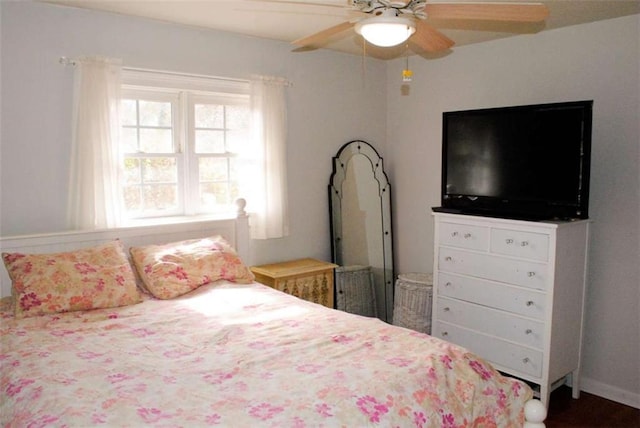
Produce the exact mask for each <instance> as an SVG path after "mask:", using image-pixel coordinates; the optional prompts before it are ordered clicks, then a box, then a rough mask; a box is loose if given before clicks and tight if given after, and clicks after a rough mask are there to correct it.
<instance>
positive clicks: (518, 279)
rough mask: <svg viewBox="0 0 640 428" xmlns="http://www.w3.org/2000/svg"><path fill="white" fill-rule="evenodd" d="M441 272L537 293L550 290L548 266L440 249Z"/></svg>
mask: <svg viewBox="0 0 640 428" xmlns="http://www.w3.org/2000/svg"><path fill="white" fill-rule="evenodd" d="M438 269H439V270H440V271H443V272H450V273H459V274H464V275H471V276H474V277H478V278H484V279H489V280H494V281H499V282H506V283H508V284H515V285H521V286H523V287H528V288H533V289H536V290H546V289H547V275H548V265H547V264H546V263H536V262H529V261H525V260H514V259H510V258H505V257H499V256H495V255H490V254H480V253H472V252H468V251H463V250H455V249H452V248H445V247H440V249H439V256H438Z"/></svg>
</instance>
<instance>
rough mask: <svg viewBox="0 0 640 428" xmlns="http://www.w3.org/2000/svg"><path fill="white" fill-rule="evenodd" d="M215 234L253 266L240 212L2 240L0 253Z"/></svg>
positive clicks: (2, 283)
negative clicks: (195, 219) (222, 216)
mask: <svg viewBox="0 0 640 428" xmlns="http://www.w3.org/2000/svg"><path fill="white" fill-rule="evenodd" d="M213 235H221V236H223V237H224V238H225V239H226V240H227V241H228V242H229V243H230V244H231V245H233V246H234V248H235V249H236V251H237V252H238V254H239V255H240V257H241V258H242V260H243V261H244V262H245V264H247V265H250V263H251V261H250V260H249V258H250V246H249V243H250V238H249V219H248V217H247V215H246V213H244V211H243V210H240V211H239V212H238V217H237V218H231V219H216V220H206V221H198V222H188V223H187V222H185V223H174V224H166V225H155V226H140V227H127V228H120V229H108V230H98V231H73V232H61V233H49V234H40V235H26V236H13V237H0V252H20V253H56V252H63V251H73V250H76V249H80V248H86V247H90V246H93V245H97V244H101V243H103V242H107V241H110V240H113V239H120V240H121V241H122V243H123V245H124V246H125V248H126V250H127V251H129V247H131V246H140V245H149V244H162V243H169V242H174V241H181V240H184V239H195V238H204V237H207V236H213ZM0 264H2V263H1V262H0ZM0 272H1V273H0V297H5V296H9V295H11V280H10V279H9V274H8V273H7V270H6V269H5V268H4V266H0Z"/></svg>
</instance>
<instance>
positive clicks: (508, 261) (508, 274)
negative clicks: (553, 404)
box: [432, 213, 589, 406]
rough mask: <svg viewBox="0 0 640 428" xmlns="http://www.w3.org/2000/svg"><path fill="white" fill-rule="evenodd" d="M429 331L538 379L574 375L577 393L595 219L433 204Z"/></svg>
mask: <svg viewBox="0 0 640 428" xmlns="http://www.w3.org/2000/svg"><path fill="white" fill-rule="evenodd" d="M434 218H435V260H434V284H433V287H434V288H433V293H434V294H433V315H432V317H433V318H432V334H433V335H434V336H437V337H440V338H443V339H445V340H448V341H450V342H453V343H456V344H459V345H462V346H464V347H466V348H468V349H470V350H471V351H473V352H475V353H477V354H479V355H480V356H482V357H483V358H485V359H487V360H489V361H490V362H491V363H492V364H493V365H494V366H495V367H496V368H497V369H498V370H500V371H502V372H505V373H507V374H510V375H512V376H516V377H519V378H521V379H524V380H527V381H530V382H532V383H534V384H537V385H539V387H540V388H539V392H540V399H541V401H542V402H543V403H544V404H545V406H547V405H548V401H549V394H550V393H551V389H552V385H554V384H556V382H562V381H563V380H564V379H565V378H566V377H567V376H570V377H571V384H572V388H573V397H574V398H578V396H579V393H580V389H579V373H580V353H581V347H582V346H581V343H582V329H583V312H584V295H585V272H586V259H587V244H588V230H589V222H588V220H579V221H571V222H530V221H519V220H507V219H499V218H489V217H477V216H466V215H458V214H445V213H434Z"/></svg>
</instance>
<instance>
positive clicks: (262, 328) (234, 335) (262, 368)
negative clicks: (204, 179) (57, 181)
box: [0, 219, 544, 427]
mask: <svg viewBox="0 0 640 428" xmlns="http://www.w3.org/2000/svg"><path fill="white" fill-rule="evenodd" d="M217 224H220V225H222V226H221V228H219V227H217ZM210 226H211V227H210V228H204V227H202V226H198V227H196V228H195V229H194V230H189V231H186V230H181V231H179V233H173V234H170V235H166V234H165V235H158V233H157V231H156V232H153V233H152V232H150V231H149V230H148V229H144V230H136V231H133V230H129V231H126V232H127V233H124V232H123V231H119V232H115V231H112V232H100V235H96V233H97V232H91V233H88V234H71V235H69V234H62V235H56V236H55V237H54V236H47V237H42V236H40V237H25V238H12V239H3V240H2V241H0V243H1V244H2V251H3V253H5V254H4V255H7V254H11V255H13V259H14V260H17V259H20V257H18V256H16V255H18V254H29V255H31V256H33V257H39V253H46V254H47V256H42V257H48V255H49V254H51V251H52V250H55V251H60V250H62V251H63V252H65V254H67V253H69V252H72V253H74V254H77V251H82V249H84V248H86V245H87V243H91V245H92V246H93V247H96V246H97V247H100V248H101V250H100V251H102V252H103V253H101V254H104V251H106V250H104V249H103V246H107V247H109V248H111V247H110V246H113V235H112V234H114V233H116V234H118V237H120V236H125V237H126V241H127V242H126V243H125V242H122V241H121V240H120V239H118V240H117V242H118V245H122V246H123V247H124V248H127V249H130V248H134V249H136V248H137V249H144V250H145V251H141V252H140V253H138V254H137V255H136V253H135V252H134V251H131V254H132V255H133V259H132V261H131V263H132V264H133V265H134V266H135V267H138V268H139V267H140V266H146V267H148V264H144V265H141V264H140V260H147V259H144V256H149V254H150V253H153V252H155V254H157V253H158V249H161V251H163V254H166V253H167V246H165V245H164V243H170V244H169V246H170V247H171V245H172V244H173V243H175V239H177V238H178V237H179V238H180V239H181V240H182V239H187V241H180V242H181V243H184V242H194V241H198V242H201V239H200V238H199V237H202V236H206V237H211V236H214V235H215V237H216V238H215V239H222V242H226V243H227V244H228V245H229V246H228V247H224V251H222V253H224V254H226V255H227V256H228V257H229V258H228V259H226V261H225V263H224V266H223V267H222V268H221V267H220V266H221V265H216V267H215V268H214V269H213V270H215V271H216V272H218V271H220V272H223V274H222V275H221V276H220V275H213V274H211V273H206V274H203V276H202V277H203V278H205V280H204V281H200V282H202V283H201V284H200V283H199V284H198V285H197V286H195V287H193V289H191V290H189V291H186V292H184V290H183V292H181V294H180V295H178V296H170V295H167V296H164V295H162V294H158V295H160V296H161V298H158V297H156V296H155V294H154V293H157V291H158V290H157V289H154V288H153V287H155V286H153V287H151V286H150V287H151V288H147V287H146V286H147V285H149V284H151V282H150V281H149V278H147V277H145V275H146V274H148V273H149V272H151V271H152V269H147V270H146V271H145V268H142V269H138V271H137V273H138V274H139V275H140V277H139V278H137V284H136V286H137V287H139V288H142V289H143V290H144V291H142V292H140V293H139V299H138V300H137V301H135V302H133V303H131V304H127V302H125V301H120V300H119V301H118V302H119V303H122V304H118V305H115V306H108V307H99V308H90V309H82V307H80V308H78V307H77V306H76V307H72V308H71V309H70V310H67V309H63V310H59V306H55V305H53V303H52V304H51V305H49V306H50V307H49V306H46V305H41V306H39V308H42V307H44V306H46V310H45V311H44V313H38V314H35V313H34V314H28V313H24V312H20V311H16V306H17V305H18V306H19V305H20V299H18V297H19V296H21V290H22V288H21V287H22V283H21V282H20V281H22V279H21V277H19V276H18V274H17V273H16V269H17V268H16V266H19V263H20V261H18V262H13V263H12V262H11V261H9V262H7V260H6V257H5V263H7V270H8V271H11V269H13V271H12V272H13V274H12V275H11V276H10V278H12V279H13V280H14V281H18V282H17V283H19V286H18V289H19V292H16V291H15V290H14V296H7V297H4V298H3V299H2V300H1V303H0V317H1V321H2V324H1V327H0V339H1V344H2V348H1V349H0V363H1V364H2V366H1V372H0V381H1V382H0V383H1V385H2V392H1V394H2V395H1V397H0V399H1V401H0V425H1V426H3V427H26V426H32V427H38V426H43V427H44V426H69V427H88V426H189V427H198V426H233V427H255V426H272V427H289V426H292V427H310V426H329V427H331V426H346V427H361V426H384V427H391V426H398V427H414V426H415V427H472V426H477V427H493V426H497V427H515V426H523V425H524V424H525V419H526V418H525V409H526V410H527V418H528V421H529V422H526V423H527V424H528V426H531V427H534V426H544V425H542V424H541V421H542V419H543V417H544V416H542V417H541V416H540V415H541V409H540V402H539V401H537V400H532V391H531V389H530V388H529V387H528V386H527V385H526V384H524V383H522V382H520V381H518V380H515V379H511V378H508V377H504V376H502V375H500V374H499V373H498V372H496V371H495V370H494V369H493V368H492V367H491V365H490V364H488V363H487V362H486V361H484V360H482V359H481V358H479V357H478V356H476V355H474V354H472V353H470V352H468V351H466V350H465V349H463V348H460V347H457V346H455V345H453V344H450V343H447V342H444V341H442V340H439V339H437V338H434V337H431V336H428V335H426V334H422V333H418V332H414V331H411V330H408V329H404V328H400V327H396V326H392V325H389V324H386V323H384V322H382V321H379V320H377V319H372V318H366V317H362V316H357V315H352V314H347V313H345V312H341V311H337V310H333V309H329V308H325V307H324V306H321V305H317V304H314V303H311V302H306V301H303V300H300V299H298V298H296V297H293V296H290V295H287V294H284V293H282V292H280V291H277V290H274V289H271V288H269V287H266V286H264V285H261V284H259V283H257V282H255V281H251V278H250V277H249V276H246V275H241V274H238V272H242V269H244V268H246V266H245V265H246V263H244V262H243V259H242V257H247V258H248V257H250V254H249V252H248V251H247V250H248V248H249V247H248V246H247V245H246V243H242V242H239V240H243V239H247V240H248V234H247V233H246V219H238V221H234V222H233V223H232V224H230V223H224V224H222V223H215V222H214V223H212V224H210ZM163 230H164V231H165V233H166V230H167V229H166V228H164V229H163ZM79 235H83V237H79ZM207 239H209V238H207ZM151 240H154V241H156V242H158V244H152V243H149V241H151ZM70 242H71V244H69V243H70ZM77 248H78V250H76V249H77ZM171 248H175V245H174V246H173V247H171ZM236 248H241V249H243V252H244V253H245V255H244V256H243V255H239V254H238V251H236ZM21 249H24V250H28V251H24V252H23V253H21V252H20V251H19V250H21ZM149 249H152V250H153V251H151V250H149ZM212 257H213V256H212ZM216 257H219V254H217V255H216ZM234 257H235V258H234ZM165 258H166V257H165ZM231 259H233V263H234V265H233V266H234V267H233V269H231V268H229V266H230V264H229V263H231V262H229V260H231ZM22 260H24V259H22ZM33 260H37V259H33ZM33 260H32V262H33ZM42 260H45V259H42ZM46 260H49V261H50V258H49V259H46ZM181 260H182V261H181ZM238 260H240V262H238ZM245 260H246V259H245ZM170 261H171V263H173V268H172V269H174V271H175V270H176V269H175V268H176V266H178V267H180V268H182V266H183V265H182V264H181V263H183V262H184V260H183V259H175V258H174V259H171V260H170ZM214 264H215V263H214ZM36 265H37V263H36V262H33V263H32V264H31V265H29V266H36ZM75 265H76V266H77V263H76V264H75ZM20 266H21V269H24V266H25V265H24V264H22V265H20ZM184 266H190V265H188V264H187V262H184ZM135 267H134V272H136V270H135ZM199 267H200V268H202V266H199ZM185 269H186V270H187V271H189V268H185ZM234 269H235V270H234ZM32 270H37V269H35V268H33V269H32ZM83 270H84V271H85V272H86V271H89V270H90V269H89V268H88V267H87V266H86V265H83ZM247 271H248V269H247ZM189 272H191V271H189ZM249 272H250V271H249ZM3 275H4V277H3V284H2V286H3V292H5V294H6V291H5V290H6V287H7V281H8V279H7V275H6V273H4V274H3ZM50 276H51V275H50ZM119 276H120V274H118V275H115V277H118V278H119ZM165 278H166V276H165ZM46 280H47V279H46V278H45V279H44V280H43V281H45V282H46ZM140 281H142V284H140ZM116 282H117V283H118V284H121V283H122V282H123V281H122V280H119V282H118V281H116ZM158 284H160V282H158ZM158 284H156V285H158ZM109 286H110V285H109V283H108V281H107V283H106V285H105V286H103V287H102V288H103V289H108V288H109ZM158 286H159V287H165V288H164V289H163V290H165V291H166V289H167V287H166V282H162V283H161V284H160V285H158ZM173 289H174V288H173V286H171V287H170V288H168V290H169V291H170V290H173ZM152 290H153V291H152ZM118 298H120V297H118ZM81 300H82V299H81ZM52 302H53V300H52ZM76 304H80V305H81V304H82V302H81V303H77V302H76ZM25 308H27V309H25ZM29 308H30V307H29V306H23V310H25V311H28V310H30V309H29ZM56 308H58V309H56ZM38 310H40V309H38ZM542 410H544V409H542Z"/></svg>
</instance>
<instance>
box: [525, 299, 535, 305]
mask: <svg viewBox="0 0 640 428" xmlns="http://www.w3.org/2000/svg"><path fill="white" fill-rule="evenodd" d="M534 303H535V302H534V301H533V300H527V306H533V305H534Z"/></svg>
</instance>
